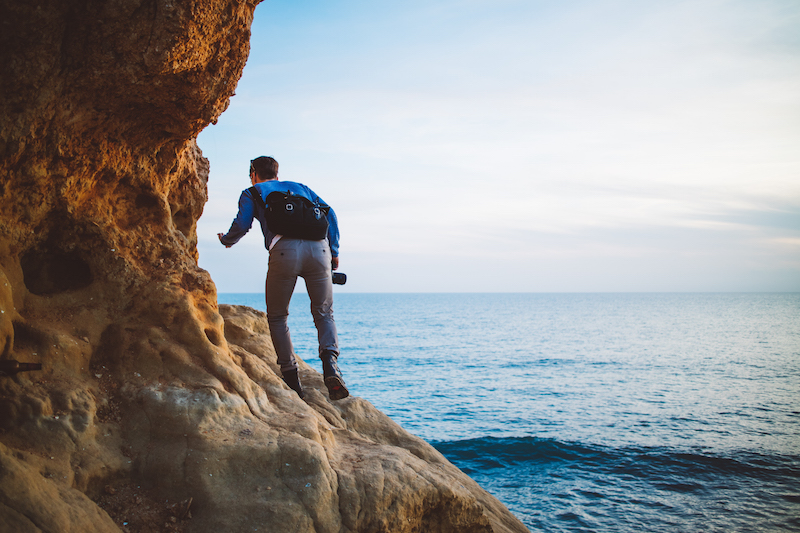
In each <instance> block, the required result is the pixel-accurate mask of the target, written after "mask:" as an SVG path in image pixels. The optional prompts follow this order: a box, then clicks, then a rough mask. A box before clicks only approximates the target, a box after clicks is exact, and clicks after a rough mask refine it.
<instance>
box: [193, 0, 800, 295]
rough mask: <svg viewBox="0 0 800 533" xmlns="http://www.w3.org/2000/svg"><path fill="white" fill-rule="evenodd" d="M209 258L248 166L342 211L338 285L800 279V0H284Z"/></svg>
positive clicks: (605, 287) (222, 124)
mask: <svg viewBox="0 0 800 533" xmlns="http://www.w3.org/2000/svg"><path fill="white" fill-rule="evenodd" d="M252 32H253V37H252V41H251V53H250V58H249V60H248V62H247V66H246V68H245V70H244V74H243V76H242V79H241V81H240V82H239V86H238V88H237V90H236V96H234V97H233V98H232V99H231V104H230V107H229V108H228V110H227V111H226V112H225V113H224V114H223V115H222V116H221V117H220V120H219V122H218V124H217V125H215V126H209V127H208V128H206V130H205V131H203V132H202V133H201V134H200V136H199V139H198V143H199V145H200V148H201V149H202V150H203V154H204V155H205V156H206V157H207V158H208V159H209V160H210V162H211V174H210V178H209V184H208V187H209V201H208V204H207V205H206V208H205V212H204V214H203V217H202V218H201V219H200V222H199V224H198V237H199V244H198V248H199V253H200V266H201V267H203V268H205V269H207V270H209V271H210V272H211V275H212V278H213V279H214V281H215V282H216V284H217V288H218V291H219V292H261V291H263V290H264V278H265V272H266V260H267V252H266V250H264V245H263V242H264V241H263V237H262V235H261V231H260V228H259V227H258V225H257V224H256V225H254V227H253V229H252V230H251V231H250V233H249V234H248V235H247V236H246V237H245V238H244V239H242V241H240V242H239V243H238V244H237V245H236V246H234V247H233V248H231V249H225V248H224V247H223V246H222V245H221V244H220V243H219V241H218V240H217V237H216V234H217V233H218V232H225V231H227V230H228V228H229V227H230V223H231V221H232V220H233V218H234V216H235V215H236V210H237V202H238V198H239V195H240V193H241V191H242V189H244V188H247V187H249V178H248V169H249V161H250V159H253V158H254V157H257V156H260V155H270V156H273V157H275V159H277V160H278V162H279V163H280V178H281V179H284V180H291V181H299V182H302V183H305V184H306V185H308V186H309V187H311V188H312V189H313V190H314V191H315V192H316V193H317V194H319V195H320V196H321V197H322V198H323V199H324V200H325V201H326V202H327V203H329V204H330V205H331V206H333V208H334V210H335V211H336V214H337V216H338V218H339V225H340V230H341V233H342V237H341V243H340V248H341V267H340V271H342V272H345V273H346V274H347V275H348V282H347V285H345V286H344V287H337V289H336V290H337V291H342V292H628V291H637V292H638V291H648V292H649V291H655V292H660V291H800V2H798V1H797V0H739V1H724V0H688V1H676V0H665V1H658V2H642V1H640V0H637V1H634V0H620V1H614V0H592V1H579V0H549V1H543V0H524V1H517V0H451V1H437V0H433V1H420V0H411V1H406V2H389V1H384V0H370V1H361V0H356V1H341V0H325V1H322V0H318V1H304V0H265V1H264V2H262V3H261V4H260V5H259V7H258V8H257V9H256V16H255V21H254V23H253V28H252Z"/></svg>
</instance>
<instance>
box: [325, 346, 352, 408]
mask: <svg viewBox="0 0 800 533" xmlns="http://www.w3.org/2000/svg"><path fill="white" fill-rule="evenodd" d="M319 358H320V359H321V360H322V375H323V377H324V378H325V386H326V387H328V395H329V396H330V397H331V400H341V399H342V398H347V397H348V396H350V392H349V391H348V390H347V387H346V386H345V384H344V378H343V377H342V373H341V372H340V371H339V366H338V365H337V364H336V359H337V356H336V354H334V353H331V352H324V353H323V354H322V355H320V356H319Z"/></svg>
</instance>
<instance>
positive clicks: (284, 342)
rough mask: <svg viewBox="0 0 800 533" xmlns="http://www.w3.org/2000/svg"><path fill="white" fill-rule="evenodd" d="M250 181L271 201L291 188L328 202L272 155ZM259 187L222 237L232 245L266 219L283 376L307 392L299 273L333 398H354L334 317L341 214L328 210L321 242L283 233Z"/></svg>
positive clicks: (270, 310)
mask: <svg viewBox="0 0 800 533" xmlns="http://www.w3.org/2000/svg"><path fill="white" fill-rule="evenodd" d="M250 183H251V184H252V185H253V187H254V188H255V190H256V191H257V192H258V194H259V195H260V196H261V199H265V198H266V197H267V195H268V194H269V193H271V192H274V191H281V192H287V191H289V192H291V193H292V194H293V195H295V196H303V197H305V198H308V199H309V200H311V201H312V202H315V203H318V204H321V205H325V206H326V205H327V204H325V202H323V201H322V199H321V198H320V197H319V196H317V194H316V193H315V192H314V191H312V190H311V189H309V188H308V187H306V186H305V185H303V184H301V183H295V182H292V181H279V180H278V162H277V161H275V160H274V159H273V158H271V157H265V156H261V157H258V158H256V159H253V160H252V161H251V162H250ZM252 194H253V189H252V188H251V189H246V190H244V191H243V192H242V195H241V196H240V197H239V214H238V215H237V216H236V219H234V221H233V224H231V229H229V230H228V233H226V234H224V235H223V234H222V233H218V234H217V236H218V237H219V240H220V242H221V243H222V244H224V245H225V247H226V248H230V247H231V246H233V245H234V244H236V243H237V242H238V241H239V239H241V238H242V237H243V236H244V234H245V233H247V232H248V231H249V230H250V227H251V226H252V224H253V218H257V219H258V221H259V222H260V223H261V231H262V232H263V233H264V245H265V246H266V248H267V250H269V265H268V267H267V287H266V293H267V321H268V322H269V332H270V335H272V344H273V345H274V346H275V351H276V352H277V354H278V364H279V365H280V367H281V374H283V380H284V381H285V382H286V384H287V385H289V387H290V388H291V389H293V390H294V391H295V392H297V394H298V396H300V398H303V397H304V396H305V393H304V391H303V387H302V385H301V383H300V377H299V376H298V373H297V361H296V360H295V357H294V348H293V347H292V340H291V337H290V336H289V325H288V318H289V301H290V300H291V298H292V292H294V286H295V284H296V283H297V276H301V277H302V278H303V279H304V280H305V282H306V289H307V290H308V296H309V297H310V298H311V314H312V316H313V317H314V325H315V326H316V328H317V336H318V339H319V358H320V359H321V360H322V373H323V376H324V377H325V386H326V387H327V388H328V393H329V395H330V398H331V400H340V399H342V398H346V397H347V396H349V394H350V393H349V392H348V391H347V387H346V386H345V384H344V379H343V378H342V374H341V372H340V371H339V367H338V366H337V364H336V360H337V358H338V357H339V339H338V336H337V333H336V323H335V322H334V320H333V284H332V270H336V269H337V268H338V267H339V226H338V223H337V220H336V214H335V213H334V212H333V209H330V210H329V211H328V214H327V220H328V237H327V239H323V240H319V241H315V240H305V239H297V238H290V237H286V236H284V235H277V234H276V233H274V232H273V231H271V230H270V228H269V227H268V226H267V220H266V217H265V210H264V208H263V205H264V204H263V202H262V201H260V200H259V199H258V198H254V197H253V195H252Z"/></svg>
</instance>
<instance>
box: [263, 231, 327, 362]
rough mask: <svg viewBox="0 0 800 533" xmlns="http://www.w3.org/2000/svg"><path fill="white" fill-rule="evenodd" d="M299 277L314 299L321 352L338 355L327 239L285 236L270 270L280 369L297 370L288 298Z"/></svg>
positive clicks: (275, 249) (273, 327)
mask: <svg viewBox="0 0 800 533" xmlns="http://www.w3.org/2000/svg"><path fill="white" fill-rule="evenodd" d="M297 276H300V277H302V278H303V279H304V280H305V282H306V289H307V290H308V296H309V297H310V298H311V316H313V317H314V325H315V326H316V327H317V337H318V339H319V353H320V354H322V352H323V351H330V352H333V353H335V354H336V355H337V356H338V355H339V339H338V336H337V334H336V322H334V321H333V283H332V281H331V250H330V246H329V245H328V241H305V240H301V239H290V238H287V237H282V238H281V240H279V241H278V242H277V243H276V244H275V246H273V247H272V250H271V251H270V252H269V268H268V269H267V290H266V292H267V321H268V322H269V332H270V335H272V345H273V346H274V347H275V352H277V354H278V364H279V365H280V367H281V372H286V371H289V370H295V369H296V368H297V361H296V360H295V358H294V348H293V347H292V339H291V337H290V336H289V323H288V319H289V301H290V300H291V299H292V292H294V286H295V284H297Z"/></svg>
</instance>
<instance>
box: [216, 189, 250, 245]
mask: <svg viewBox="0 0 800 533" xmlns="http://www.w3.org/2000/svg"><path fill="white" fill-rule="evenodd" d="M254 212H255V205H254V204H253V199H252V198H251V197H250V193H249V192H248V191H247V190H245V191H242V195H241V196H240V197H239V213H238V214H237V215H236V218H235V219H233V223H232V224H231V228H230V229H229V230H228V233H224V234H223V233H217V237H219V242H221V243H222V244H223V245H224V246H225V248H230V247H231V246H233V245H234V244H236V243H237V242H239V239H241V238H242V237H244V235H245V233H247V232H248V231H250V228H251V227H253V217H254Z"/></svg>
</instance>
